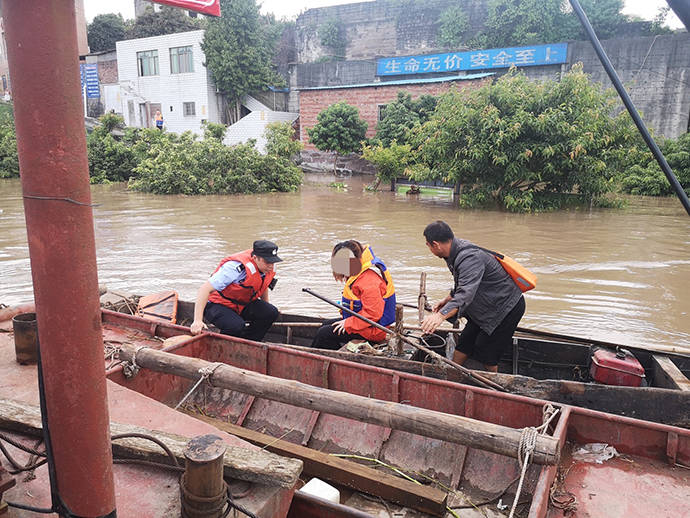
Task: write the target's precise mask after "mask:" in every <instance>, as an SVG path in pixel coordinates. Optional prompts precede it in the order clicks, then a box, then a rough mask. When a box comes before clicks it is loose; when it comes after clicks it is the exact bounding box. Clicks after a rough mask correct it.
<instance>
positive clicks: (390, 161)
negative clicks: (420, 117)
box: [362, 141, 411, 191]
mask: <svg viewBox="0 0 690 518" xmlns="http://www.w3.org/2000/svg"><path fill="white" fill-rule="evenodd" d="M410 151H411V148H410V146H409V144H398V143H397V142H395V141H393V142H391V143H390V144H389V145H387V146H383V145H382V144H381V143H379V144H376V145H375V146H370V145H364V147H363V148H362V157H363V158H364V159H365V160H368V161H369V162H371V163H372V164H374V165H375V166H376V183H375V184H374V186H373V187H372V190H374V191H375V190H376V189H378V186H379V184H380V183H381V182H382V181H384V182H385V181H390V180H392V179H393V178H398V177H400V176H402V175H403V174H404V173H405V169H406V167H407V165H408V164H409V163H410V159H411V153H410Z"/></svg>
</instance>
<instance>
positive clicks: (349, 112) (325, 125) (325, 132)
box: [307, 101, 367, 155]
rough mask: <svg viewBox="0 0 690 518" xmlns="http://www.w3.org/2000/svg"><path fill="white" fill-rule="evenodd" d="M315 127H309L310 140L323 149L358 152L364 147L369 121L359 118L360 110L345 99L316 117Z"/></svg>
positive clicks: (342, 152) (341, 152)
mask: <svg viewBox="0 0 690 518" xmlns="http://www.w3.org/2000/svg"><path fill="white" fill-rule="evenodd" d="M316 120H317V123H316V126H314V127H313V128H307V134H308V135H309V140H310V141H311V143H312V144H314V145H315V146H316V147H317V148H318V149H320V150H322V151H335V152H336V153H340V154H341V155H345V154H347V153H356V152H358V151H359V150H360V149H361V147H362V141H363V140H364V139H365V134H366V132H367V123H366V121H363V120H362V119H360V118H359V111H358V110H357V108H355V107H354V106H350V105H349V104H347V103H346V102H345V101H340V102H337V103H335V104H332V105H330V106H329V107H328V108H326V109H325V110H323V111H322V112H321V113H319V115H318V116H317V117H316Z"/></svg>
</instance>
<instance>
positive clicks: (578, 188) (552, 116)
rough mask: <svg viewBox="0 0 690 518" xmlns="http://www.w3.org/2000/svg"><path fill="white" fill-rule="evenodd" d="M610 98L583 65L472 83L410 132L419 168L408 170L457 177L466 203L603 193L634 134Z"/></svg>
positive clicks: (546, 204) (551, 202)
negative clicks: (559, 72) (552, 76)
mask: <svg viewBox="0 0 690 518" xmlns="http://www.w3.org/2000/svg"><path fill="white" fill-rule="evenodd" d="M617 107H618V103H617V98H616V97H615V95H614V93H613V92H612V91H607V92H603V91H602V90H601V87H600V86H599V85H598V84H596V83H592V82H590V81H589V79H588V78H587V76H586V75H585V74H584V73H583V72H582V67H581V66H579V67H573V70H572V71H570V72H569V73H568V74H566V75H565V76H564V77H563V79H562V80H561V81H560V82H556V81H545V82H533V81H530V80H528V79H527V78H526V77H524V75H522V74H516V73H515V72H514V71H513V73H511V74H508V75H506V76H503V77H502V78H501V79H499V80H498V81H497V82H496V83H495V84H492V85H487V86H484V87H483V88H481V89H479V90H475V91H472V92H469V93H458V92H450V93H448V94H446V95H444V96H442V98H441V101H440V103H439V106H438V107H437V109H436V113H435V114H434V116H433V117H432V118H431V119H430V120H429V121H428V122H427V123H426V124H425V125H423V126H422V127H421V128H420V129H419V130H418V131H417V132H415V136H414V144H415V145H416V147H417V159H418V161H419V162H420V164H421V165H422V166H425V168H426V169H421V168H420V169H418V170H417V172H416V173H415V175H414V176H413V177H415V178H416V179H425V178H434V179H443V180H444V181H446V182H449V183H458V182H459V183H462V184H463V185H464V186H465V191H464V193H463V196H462V200H461V201H462V203H463V204H464V205H468V206H471V205H483V204H493V203H498V205H499V206H501V207H504V208H506V209H508V210H512V211H532V210H544V209H549V208H557V207H560V206H563V205H564V204H565V203H568V202H569V201H570V200H573V201H577V202H587V203H593V202H597V201H600V200H601V198H602V197H603V196H604V195H605V194H606V193H608V192H610V191H611V190H613V189H614V187H615V176H616V175H617V174H618V171H620V170H621V168H622V158H623V157H624V156H625V155H626V154H628V153H630V152H631V151H632V150H634V149H635V145H636V142H637V140H636V138H635V135H636V133H635V131H634V129H633V126H632V122H631V120H630V118H629V116H628V114H627V112H622V113H620V115H618V116H615V117H614V116H612V115H611V114H612V113H614V111H615V109H616V108H617ZM425 170H426V173H424V171H425Z"/></svg>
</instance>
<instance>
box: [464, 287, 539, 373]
mask: <svg viewBox="0 0 690 518" xmlns="http://www.w3.org/2000/svg"><path fill="white" fill-rule="evenodd" d="M524 314H525V297H520V299H519V300H518V302H517V304H515V307H514V308H513V309H511V310H510V313H508V314H507V315H506V317H505V318H504V319H503V320H502V321H501V323H500V324H498V327H497V328H496V329H494V332H493V333H491V334H490V335H488V334H486V332H485V331H482V330H481V328H480V327H479V326H478V325H477V324H476V323H474V322H473V321H472V320H470V319H469V318H468V319H467V325H466V326H465V329H463V330H462V332H461V333H460V338H459V339H458V345H457V347H456V348H455V350H456V351H460V352H461V353H464V354H466V355H467V356H470V357H472V358H473V359H475V360H477V361H480V362H482V363H483V364H484V365H489V366H493V365H498V360H499V359H500V358H501V355H503V353H504V352H507V351H509V350H510V347H511V346H512V344H513V333H515V328H517V325H518V323H519V322H520V319H521V318H522V315H524Z"/></svg>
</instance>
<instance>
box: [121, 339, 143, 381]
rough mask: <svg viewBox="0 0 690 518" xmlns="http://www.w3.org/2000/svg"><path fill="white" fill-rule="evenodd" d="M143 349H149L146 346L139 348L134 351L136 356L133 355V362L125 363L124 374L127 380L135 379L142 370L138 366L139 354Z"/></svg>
mask: <svg viewBox="0 0 690 518" xmlns="http://www.w3.org/2000/svg"><path fill="white" fill-rule="evenodd" d="M142 349H148V347H147V346H145V345H142V346H140V347H137V348H136V350H135V351H134V354H133V355H132V360H131V361H129V362H124V364H123V365H122V373H123V374H124V375H125V378H127V379H130V378H133V377H134V376H136V375H137V374H138V373H139V369H141V367H139V365H137V354H138V353H139V351H141V350H142Z"/></svg>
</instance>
